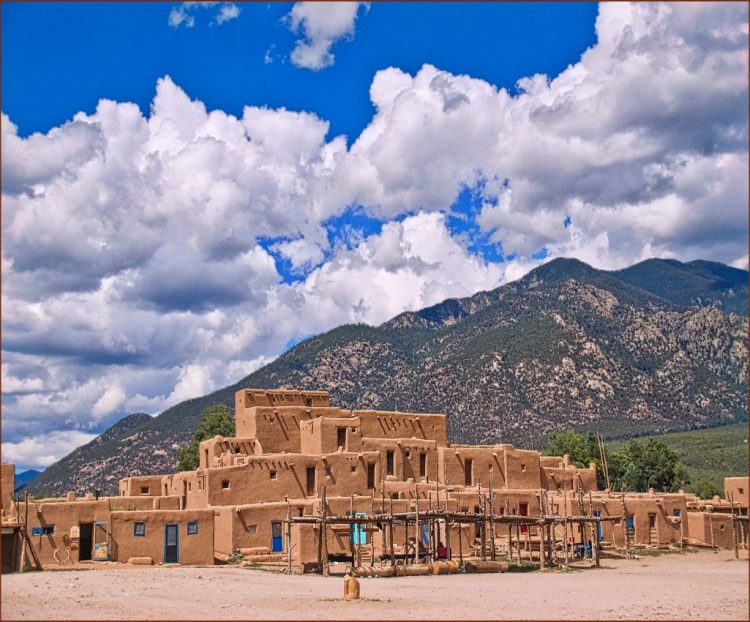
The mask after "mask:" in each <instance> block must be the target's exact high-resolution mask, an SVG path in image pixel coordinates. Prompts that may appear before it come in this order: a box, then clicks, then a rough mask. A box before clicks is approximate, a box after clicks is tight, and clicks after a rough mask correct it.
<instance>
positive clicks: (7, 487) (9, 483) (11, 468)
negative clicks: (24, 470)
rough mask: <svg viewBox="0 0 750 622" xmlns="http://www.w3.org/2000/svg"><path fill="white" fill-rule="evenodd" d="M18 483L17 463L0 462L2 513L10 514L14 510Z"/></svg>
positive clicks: (0, 501)
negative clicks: (14, 498) (14, 497)
mask: <svg viewBox="0 0 750 622" xmlns="http://www.w3.org/2000/svg"><path fill="white" fill-rule="evenodd" d="M15 485H16V465H15V464H10V463H5V462H3V463H2V464H0V489H2V491H1V492H0V504H1V505H0V508H1V509H2V515H3V516H6V515H8V516H9V515H10V514H11V513H12V511H13V490H14V489H15Z"/></svg>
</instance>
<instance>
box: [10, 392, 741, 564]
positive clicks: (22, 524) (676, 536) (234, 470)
mask: <svg viewBox="0 0 750 622" xmlns="http://www.w3.org/2000/svg"><path fill="white" fill-rule="evenodd" d="M235 419H236V430H237V436H236V437H234V438H224V437H221V436H216V437H214V438H212V439H210V440H207V441H204V442H203V443H201V444H200V448H199V452H200V453H199V458H200V466H199V468H197V469H196V470H195V471H189V472H179V473H175V474H173V475H153V476H138V477H129V478H126V479H123V480H121V481H120V486H119V496H117V497H102V498H95V497H94V496H93V495H92V494H90V493H89V494H86V495H85V496H84V497H77V496H76V495H75V493H72V492H71V493H68V495H67V497H66V498H51V499H34V500H29V501H28V502H23V501H19V500H14V499H13V496H12V491H13V475H14V474H13V465H6V464H4V465H2V526H3V537H2V555H3V570H4V571H10V570H14V569H18V568H20V567H24V566H27V567H28V566H36V567H37V568H44V567H45V566H57V565H60V564H62V565H65V564H75V563H79V562H87V561H89V560H91V561H92V562H96V561H109V562H129V563H132V564H162V563H164V564H214V563H224V562H226V561H227V560H229V561H237V560H242V559H244V560H247V561H250V562H254V563H267V564H278V565H281V566H285V567H287V568H288V570H290V571H317V572H323V573H325V574H327V573H328V572H329V570H330V568H331V566H332V565H333V564H346V565H347V567H348V568H351V569H352V572H353V573H355V574H356V573H357V572H359V573H360V574H362V573H364V574H366V572H367V571H366V569H368V568H369V569H373V570H371V572H372V573H375V572H376V571H377V570H375V569H378V568H381V569H388V568H391V569H392V570H391V572H392V573H393V574H395V570H398V569H399V567H400V568H401V569H402V570H404V572H407V570H405V569H406V568H409V567H411V568H412V570H413V571H414V572H421V570H419V568H423V567H425V563H426V562H437V560H440V559H443V558H447V559H449V560H456V561H458V562H459V563H460V564H465V563H469V564H471V563H474V564H475V565H476V563H479V564H481V563H485V564H487V563H488V562H492V561H494V560H498V559H501V558H502V559H505V560H506V561H507V560H509V561H510V562H511V563H520V561H521V559H522V558H524V559H527V560H533V561H535V562H538V563H539V564H540V565H541V566H545V565H554V564H561V565H567V564H569V563H570V562H573V561H574V560H580V559H590V560H591V563H598V559H599V555H600V554H602V553H604V552H607V551H609V550H621V551H623V552H625V553H629V552H630V549H631V547H636V546H637V547H643V546H662V547H663V546H682V545H684V544H690V545H697V546H711V547H722V548H734V549H735V551H736V550H737V549H738V548H747V514H748V493H749V492H750V489H749V487H748V478H747V477H744V478H728V479H727V480H726V494H725V496H726V499H720V498H718V497H716V498H714V499H713V500H710V501H707V500H701V499H699V498H697V497H695V496H694V495H690V494H684V493H682V492H681V493H677V494H659V493H655V492H654V491H653V490H652V491H650V492H649V493H639V494H635V493H625V494H622V493H612V492H610V491H599V490H597V483H596V481H597V480H596V470H595V467H594V465H593V464H592V465H590V466H589V468H586V469H580V468H575V467H573V466H572V465H571V464H570V463H569V460H568V457H567V456H562V457H548V456H541V455H540V454H539V453H538V452H536V451H528V450H523V449H517V448H515V447H513V446H511V445H508V444H497V445H462V444H451V443H449V442H448V438H447V425H446V423H447V422H446V416H445V415H442V414H414V413H402V412H384V411H374V410H344V409H341V408H336V407H333V406H331V405H330V403H329V396H328V393H326V392H323V391H292V390H284V389H281V390H258V389H244V390H241V391H239V392H237V394H236V409H235ZM458 566H459V564H454V565H453V566H451V567H452V568H454V569H457V568H458Z"/></svg>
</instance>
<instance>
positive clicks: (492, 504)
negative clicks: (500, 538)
mask: <svg viewBox="0 0 750 622" xmlns="http://www.w3.org/2000/svg"><path fill="white" fill-rule="evenodd" d="M490 559H491V560H492V561H493V562H494V561H495V498H494V495H493V490H492V472H490Z"/></svg>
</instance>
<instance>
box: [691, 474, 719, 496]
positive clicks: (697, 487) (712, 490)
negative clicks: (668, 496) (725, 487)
mask: <svg viewBox="0 0 750 622" xmlns="http://www.w3.org/2000/svg"><path fill="white" fill-rule="evenodd" d="M687 491H688V492H692V493H693V494H696V495H698V496H699V497H700V498H701V499H713V498H714V496H715V495H719V496H721V490H719V488H718V487H717V486H716V484H715V483H714V482H712V481H711V480H710V479H699V480H698V481H697V482H694V483H692V484H691V485H690V486H688V488H687Z"/></svg>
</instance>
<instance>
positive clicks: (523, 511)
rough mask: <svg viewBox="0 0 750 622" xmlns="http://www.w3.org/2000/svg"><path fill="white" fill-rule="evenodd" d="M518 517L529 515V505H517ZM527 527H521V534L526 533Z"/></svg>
mask: <svg viewBox="0 0 750 622" xmlns="http://www.w3.org/2000/svg"><path fill="white" fill-rule="evenodd" d="M518 515H519V516H528V515H529V504H528V503H519V504H518ZM528 531H529V526H528V525H521V533H528Z"/></svg>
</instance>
